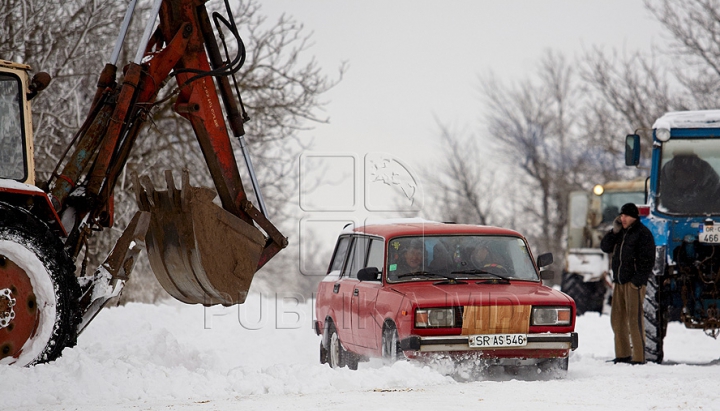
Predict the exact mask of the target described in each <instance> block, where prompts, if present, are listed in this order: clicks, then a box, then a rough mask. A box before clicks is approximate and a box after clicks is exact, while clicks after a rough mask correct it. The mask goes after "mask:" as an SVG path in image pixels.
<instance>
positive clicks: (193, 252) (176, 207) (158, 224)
mask: <svg viewBox="0 0 720 411" xmlns="http://www.w3.org/2000/svg"><path fill="white" fill-rule="evenodd" d="M165 181H166V184H167V187H168V189H167V190H156V189H155V187H154V186H153V184H152V182H151V181H150V179H149V178H148V177H147V176H143V177H142V178H138V177H137V176H133V182H134V184H135V192H136V199H137V203H138V207H139V208H140V210H142V211H149V212H150V213H151V220H150V228H149V229H148V233H147V236H146V239H145V241H146V244H147V252H148V257H149V259H150V265H151V267H152V269H153V272H154V273H155V276H156V278H157V279H158V281H159V282H160V284H161V285H162V287H163V288H164V289H165V290H166V291H167V292H168V293H169V294H170V295H172V296H173V297H174V298H176V299H178V300H180V301H183V302H185V303H188V304H204V305H213V304H223V305H232V304H239V303H242V302H244V300H245V297H246V295H247V291H248V289H249V287H250V283H251V281H252V278H253V276H254V274H255V271H257V267H258V263H259V261H260V256H261V254H262V251H263V247H264V244H265V242H266V239H265V236H264V235H263V234H262V233H261V232H260V230H258V229H257V228H255V227H254V226H253V225H251V224H248V223H246V222H245V221H243V220H241V219H240V218H238V217H237V216H235V215H233V214H231V213H230V212H228V211H226V210H224V209H223V208H222V207H220V206H218V205H216V204H215V203H213V199H214V198H215V192H214V191H213V190H212V189H209V188H205V187H193V186H191V185H190V177H189V174H188V172H187V170H183V172H182V188H181V189H180V190H178V189H177V188H176V186H175V181H174V179H173V175H172V172H171V171H169V170H168V171H166V172H165Z"/></svg>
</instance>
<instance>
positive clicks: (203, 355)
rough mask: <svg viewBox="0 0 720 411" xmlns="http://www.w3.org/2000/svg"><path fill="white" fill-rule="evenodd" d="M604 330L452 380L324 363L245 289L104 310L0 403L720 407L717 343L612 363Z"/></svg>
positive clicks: (291, 309) (593, 322) (600, 323)
mask: <svg viewBox="0 0 720 411" xmlns="http://www.w3.org/2000/svg"><path fill="white" fill-rule="evenodd" d="M609 323H610V322H609V318H608V317H607V316H599V315H596V314H587V315H585V316H582V317H580V318H579V319H578V326H577V330H578V332H579V334H580V348H579V349H578V350H577V351H575V352H574V353H573V355H572V357H571V359H570V371H569V373H568V374H567V376H566V377H565V378H564V379H557V378H538V377H536V376H533V375H507V374H504V373H501V374H482V375H476V376H474V379H472V380H471V381H470V382H459V381H457V380H456V379H453V378H451V377H450V376H449V375H448V372H449V371H452V370H448V369H447V368H443V367H442V366H427V365H422V364H417V363H409V362H399V363H396V364H394V365H392V366H388V365H385V364H383V363H382V362H381V361H379V360H373V361H371V362H369V363H361V364H360V369H359V370H358V371H350V370H348V369H340V370H333V369H330V368H329V367H327V366H326V365H320V364H319V361H318V346H319V343H320V340H319V337H317V336H316V335H315V333H314V332H313V330H312V305H311V303H310V302H304V301H301V298H299V297H297V296H293V295H280V296H278V297H277V298H275V297H272V298H270V297H266V296H265V297H260V296H258V295H252V296H251V297H250V298H249V299H248V302H247V303H246V304H245V305H243V306H239V307H237V306H236V307H229V308H226V307H212V308H204V307H199V306H186V305H181V304H179V303H176V304H171V305H160V306H153V305H142V304H131V305H128V306H125V307H115V308H110V309H106V310H104V311H103V312H101V313H100V314H99V315H98V318H97V319H96V320H95V321H94V322H93V323H92V324H91V325H90V326H89V327H88V329H87V330H86V331H85V333H84V334H83V335H81V336H80V339H79V343H78V345H77V346H76V347H74V348H72V349H66V350H65V351H64V353H63V356H62V357H61V358H60V359H59V360H57V361H55V362H54V363H51V364H42V365H38V366H35V367H31V368H16V367H3V368H0V372H2V376H3V381H4V384H0V396H2V398H3V409H9V410H42V409H47V410H55V409H61V408H62V409H102V410H121V409H128V408H139V409H173V410H186V409H187V410H222V409H228V410H231V409H238V407H242V408H243V409H268V408H273V409H308V410H309V409H312V410H317V409H334V410H337V409H342V410H343V411H345V410H353V409H358V410H359V409H363V410H368V409H403V408H407V407H412V408H413V409H415V410H433V411H436V410H438V409H459V408H461V407H463V408H467V407H473V408H476V407H482V408H484V409H494V408H496V407H497V408H498V409H503V410H524V411H527V410H528V409H532V410H544V409H548V410H549V409H553V410H577V409H597V410H600V409H602V410H606V409H621V410H622V409H628V410H639V409H658V410H665V409H673V410H677V409H687V410H691V409H692V410H696V409H717V408H716V406H717V404H720V393H719V392H718V390H717V389H716V387H715V386H716V381H717V379H718V377H720V368H719V367H720V365H719V364H718V361H717V360H716V359H717V358H718V357H719V356H720V346H719V344H718V342H717V341H716V340H713V339H712V338H709V337H706V336H705V335H703V333H702V331H697V330H686V329H685V328H684V327H682V326H681V325H680V324H676V323H673V324H670V327H669V330H668V337H667V338H666V344H667V349H666V357H667V363H668V365H657V364H647V365H644V366H630V365H626V364H620V365H613V364H611V363H608V362H607V360H609V359H611V358H613V350H612V333H611V331H610V324H609ZM8 382H10V383H8Z"/></svg>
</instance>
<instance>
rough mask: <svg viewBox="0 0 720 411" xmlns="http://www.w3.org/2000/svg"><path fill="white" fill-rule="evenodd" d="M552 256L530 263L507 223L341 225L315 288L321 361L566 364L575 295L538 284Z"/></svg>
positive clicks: (573, 343)
mask: <svg viewBox="0 0 720 411" xmlns="http://www.w3.org/2000/svg"><path fill="white" fill-rule="evenodd" d="M550 263H552V254H543V255H540V256H539V257H538V259H537V261H535V260H533V258H532V254H531V252H530V248H529V247H528V245H527V241H526V240H525V238H524V237H523V236H522V235H520V234H519V233H517V232H515V231H512V230H507V229H503V228H496V227H487V226H475V225H460V224H446V223H435V222H428V221H423V220H420V221H418V220H410V221H404V222H401V223H397V222H396V223H391V222H388V223H386V224H376V225H366V226H362V227H356V228H346V229H345V230H344V231H343V233H342V234H341V235H340V237H339V239H338V241H337V245H336V246H335V252H334V254H333V257H332V261H331V263H330V267H329V269H328V274H327V276H326V277H325V278H324V279H323V280H322V282H321V283H320V285H319V286H318V293H317V299H316V306H315V312H316V318H317V321H316V322H315V331H316V332H317V334H318V335H321V336H322V342H321V345H320V361H321V362H322V363H329V365H330V366H331V367H343V366H348V367H349V368H351V369H356V368H357V365H358V361H362V360H366V359H368V358H369V357H384V358H387V359H390V360H396V359H398V358H417V357H426V356H432V355H436V354H445V355H449V356H451V357H453V358H455V359H457V360H458V361H462V360H463V359H465V358H467V357H468V356H471V357H472V358H473V359H481V360H484V362H486V363H488V364H490V365H501V366H502V365H504V366H538V367H541V368H559V369H564V370H567V365H568V355H569V353H570V350H574V349H575V348H577V345H578V338H577V333H575V332H574V329H575V302H574V301H573V299H572V298H570V297H568V296H567V295H565V294H563V293H561V292H559V291H557V290H554V289H552V288H550V287H547V286H544V285H543V284H542V281H541V271H542V268H543V267H546V266H548V265H549V264H550Z"/></svg>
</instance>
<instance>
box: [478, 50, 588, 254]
mask: <svg viewBox="0 0 720 411" xmlns="http://www.w3.org/2000/svg"><path fill="white" fill-rule="evenodd" d="M579 90H580V89H579V86H578V84H577V78H576V76H575V74H574V72H573V69H572V67H571V66H570V65H569V64H568V63H567V62H566V61H565V58H564V57H563V56H562V55H560V54H557V53H553V52H547V53H546V55H545V56H544V58H543V59H542V61H541V63H540V65H539V69H538V76H537V79H536V80H525V81H523V82H521V83H519V84H518V85H517V86H511V87H507V86H504V85H503V84H501V83H500V82H498V81H497V80H496V79H495V78H494V77H493V76H488V77H486V78H484V79H482V83H481V91H482V93H483V96H484V98H485V103H486V104H485V106H486V109H487V115H486V118H485V120H486V123H487V124H486V125H487V128H488V134H489V135H490V136H492V138H493V139H494V140H495V141H496V142H497V143H498V145H499V147H500V149H499V150H500V152H501V153H502V154H504V155H505V157H504V162H505V163H507V164H508V165H509V166H510V167H511V168H512V169H517V170H518V171H519V173H518V174H517V177H518V178H517V180H519V181H520V182H521V183H522V182H523V180H525V179H524V178H523V177H525V178H527V180H525V182H526V183H527V186H526V188H527V190H526V195H525V196H524V198H517V199H514V201H517V202H518V203H519V204H521V205H522V209H521V212H522V213H523V214H524V215H525V216H526V217H527V218H528V219H529V220H528V224H527V225H526V228H527V230H528V231H529V232H528V235H529V237H531V239H533V241H534V242H537V243H540V244H544V245H545V246H546V247H547V249H548V251H552V252H553V253H554V254H555V255H561V250H563V244H562V239H563V237H564V234H565V225H566V221H567V195H568V193H569V192H570V191H571V190H573V189H577V188H580V187H581V186H582V185H583V183H584V181H585V176H586V174H587V171H588V170H590V169H591V168H592V165H591V164H588V163H586V161H587V156H586V155H584V154H585V153H584V149H585V144H584V142H583V141H582V139H581V136H582V130H581V128H580V127H579V121H578V118H579V115H578V114H579V111H580V107H579V106H580V101H581V95H580V94H579Z"/></svg>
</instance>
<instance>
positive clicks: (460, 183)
mask: <svg viewBox="0 0 720 411" xmlns="http://www.w3.org/2000/svg"><path fill="white" fill-rule="evenodd" d="M440 142H441V144H442V156H441V158H442V163H441V164H439V165H433V168H432V169H426V170H424V171H423V175H424V178H425V180H426V181H427V183H428V185H429V188H430V190H429V191H430V192H432V193H433V196H432V200H433V202H432V203H431V207H433V208H434V210H433V211H431V212H432V213H433V214H436V215H438V216H439V217H440V219H442V220H443V221H454V222H461V223H469V224H482V225H489V224H497V225H500V224H501V221H502V217H501V216H500V215H498V214H499V213H497V212H495V210H494V209H493V205H494V202H495V199H496V187H495V176H494V171H493V165H492V162H491V161H488V157H487V155H488V153H482V152H481V151H480V150H479V147H478V139H477V137H476V136H469V137H462V134H461V133H456V132H452V131H450V130H448V128H447V126H444V125H440Z"/></svg>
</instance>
